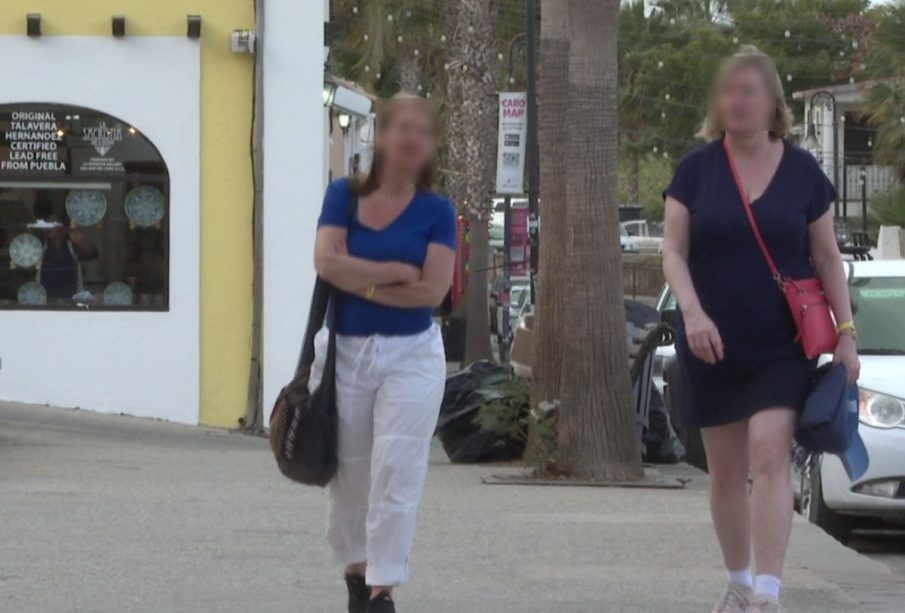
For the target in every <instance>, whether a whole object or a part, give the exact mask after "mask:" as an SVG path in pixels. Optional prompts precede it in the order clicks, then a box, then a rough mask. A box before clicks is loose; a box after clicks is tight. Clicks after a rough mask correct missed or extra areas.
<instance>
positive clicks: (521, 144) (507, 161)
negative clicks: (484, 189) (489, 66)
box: [496, 92, 528, 194]
mask: <svg viewBox="0 0 905 613" xmlns="http://www.w3.org/2000/svg"><path fill="white" fill-rule="evenodd" d="M499 111H500V126H499V144H498V145H497V166H496V168H497V170H496V191H497V193H498V194H523V193H524V192H525V138H526V137H527V135H528V96H527V95H526V94H525V93H523V92H502V93H500V109H499Z"/></svg>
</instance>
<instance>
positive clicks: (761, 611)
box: [748, 594, 782, 613]
mask: <svg viewBox="0 0 905 613" xmlns="http://www.w3.org/2000/svg"><path fill="white" fill-rule="evenodd" d="M748 613H782V607H781V606H780V604H779V600H777V599H776V598H773V597H772V596H768V595H767V594H758V595H757V596H755V597H754V602H753V603H751V608H750V609H748Z"/></svg>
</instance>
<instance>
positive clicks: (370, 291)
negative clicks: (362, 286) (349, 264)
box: [365, 285, 377, 300]
mask: <svg viewBox="0 0 905 613" xmlns="http://www.w3.org/2000/svg"><path fill="white" fill-rule="evenodd" d="M376 291H377V288H376V287H374V286H373V285H372V286H371V287H369V288H368V289H366V290H365V299H366V300H373V299H374V292H376Z"/></svg>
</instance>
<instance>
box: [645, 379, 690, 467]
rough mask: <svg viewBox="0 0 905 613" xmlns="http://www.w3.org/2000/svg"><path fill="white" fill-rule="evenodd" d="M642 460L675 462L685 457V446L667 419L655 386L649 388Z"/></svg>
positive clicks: (664, 406)
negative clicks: (648, 408)
mask: <svg viewBox="0 0 905 613" xmlns="http://www.w3.org/2000/svg"><path fill="white" fill-rule="evenodd" d="M642 440H643V442H644V461H645V462H650V463H653V464H677V463H679V462H681V461H682V460H683V459H684V458H685V446H684V445H682V441H680V440H679V437H678V435H677V434H676V431H675V429H674V428H673V427H672V423H671V422H670V419H669V410H668V409H667V408H666V403H665V402H663V396H662V395H661V394H660V391H659V390H657V389H656V388H654V389H652V390H651V396H650V414H649V415H648V427H647V428H646V429H645V430H644V435H643V438H642Z"/></svg>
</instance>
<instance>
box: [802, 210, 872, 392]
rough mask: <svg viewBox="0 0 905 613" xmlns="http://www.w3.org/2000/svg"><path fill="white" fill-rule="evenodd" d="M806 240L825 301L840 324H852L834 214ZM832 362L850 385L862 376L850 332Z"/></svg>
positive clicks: (820, 220)
mask: <svg viewBox="0 0 905 613" xmlns="http://www.w3.org/2000/svg"><path fill="white" fill-rule="evenodd" d="M808 238H809V239H810V244H811V262H812V263H813V264H814V270H815V271H816V273H817V276H818V277H819V278H820V283H821V284H822V285H823V292H824V294H826V299H827V302H829V303H830V308H832V309H833V315H835V316H836V321H837V322H839V323H842V322H846V321H852V318H853V317H852V301H851V297H850V296H849V293H848V280H847V279H846V278H845V268H844V267H843V266H842V254H840V253H839V245H837V244H836V232H835V230H834V228H833V213H832V211H827V212H826V213H824V214H823V215H821V216H820V217H819V218H818V219H817V220H816V221H814V222H812V223H811V224H810V225H809V226H808ZM833 361H834V362H837V363H841V364H844V365H845V370H846V372H847V373H848V380H849V383H854V382H855V381H857V380H858V376H859V375H860V374H861V362H860V360H859V359H858V347H857V344H856V343H855V338H854V336H852V332H851V331H849V332H848V333H846V334H842V335H841V336H840V337H839V343H838V344H837V345H836V351H835V352H834V355H833Z"/></svg>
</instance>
